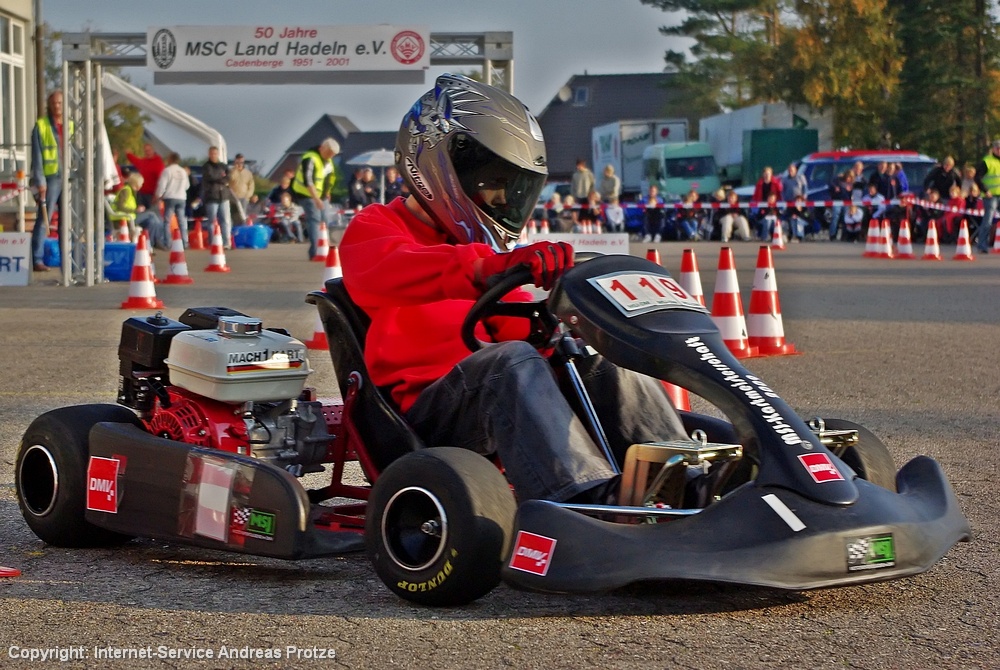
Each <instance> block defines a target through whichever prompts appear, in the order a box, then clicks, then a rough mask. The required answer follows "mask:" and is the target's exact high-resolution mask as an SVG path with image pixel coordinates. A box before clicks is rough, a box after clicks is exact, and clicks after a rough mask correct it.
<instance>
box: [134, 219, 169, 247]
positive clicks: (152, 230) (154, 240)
mask: <svg viewBox="0 0 1000 670" xmlns="http://www.w3.org/2000/svg"><path fill="white" fill-rule="evenodd" d="M135 225H136V227H137V228H142V229H143V230H145V231H146V236H147V237H149V246H150V247H156V248H157V249H169V248H170V240H169V239H168V238H167V227H166V225H164V223H163V219H161V218H160V215H159V214H157V213H156V212H154V211H153V210H150V209H147V210H146V211H145V212H139V213H138V214H136V215H135Z"/></svg>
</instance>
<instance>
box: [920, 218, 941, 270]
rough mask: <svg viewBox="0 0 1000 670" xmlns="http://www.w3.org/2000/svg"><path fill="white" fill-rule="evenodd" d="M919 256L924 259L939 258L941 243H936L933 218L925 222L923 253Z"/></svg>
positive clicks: (935, 227) (936, 259) (935, 229)
mask: <svg viewBox="0 0 1000 670" xmlns="http://www.w3.org/2000/svg"><path fill="white" fill-rule="evenodd" d="M920 258H921V260H925V261H939V260H941V245H940V244H938V234H937V223H936V222H935V221H934V219H931V220H930V221H928V222H927V239H926V240H925V241H924V255H923V256H921V257H920Z"/></svg>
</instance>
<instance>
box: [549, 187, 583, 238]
mask: <svg viewBox="0 0 1000 670" xmlns="http://www.w3.org/2000/svg"><path fill="white" fill-rule="evenodd" d="M577 223H579V218H578V215H577V208H576V200H575V199H574V198H573V196H571V195H567V196H566V197H565V198H563V200H562V209H560V210H559V213H558V214H557V215H556V220H555V222H554V225H553V230H552V232H553V233H572V232H573V231H574V230H576V225H577Z"/></svg>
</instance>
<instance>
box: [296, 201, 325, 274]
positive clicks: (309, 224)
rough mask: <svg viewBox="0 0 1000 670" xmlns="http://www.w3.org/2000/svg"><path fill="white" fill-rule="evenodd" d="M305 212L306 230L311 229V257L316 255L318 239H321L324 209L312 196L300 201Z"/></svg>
mask: <svg viewBox="0 0 1000 670" xmlns="http://www.w3.org/2000/svg"><path fill="white" fill-rule="evenodd" d="M298 203H299V205H300V206H301V207H302V211H303V212H305V223H306V230H308V231H309V258H310V259H312V257H313V256H315V255H316V240H318V239H319V224H320V223H321V222H322V221H323V210H322V209H321V208H319V207H317V206H316V203H315V202H313V200H312V198H301V199H299V201H298Z"/></svg>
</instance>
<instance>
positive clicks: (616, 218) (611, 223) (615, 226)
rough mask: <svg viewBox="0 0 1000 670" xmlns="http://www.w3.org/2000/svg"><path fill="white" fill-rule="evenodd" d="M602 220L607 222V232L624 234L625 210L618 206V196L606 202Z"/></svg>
mask: <svg viewBox="0 0 1000 670" xmlns="http://www.w3.org/2000/svg"><path fill="white" fill-rule="evenodd" d="M604 218H605V220H606V221H607V227H608V232H611V233H624V232H625V210H624V209H622V206H621V205H620V204H618V196H614V197H612V198H611V199H610V200H608V205H607V207H605V208H604Z"/></svg>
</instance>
